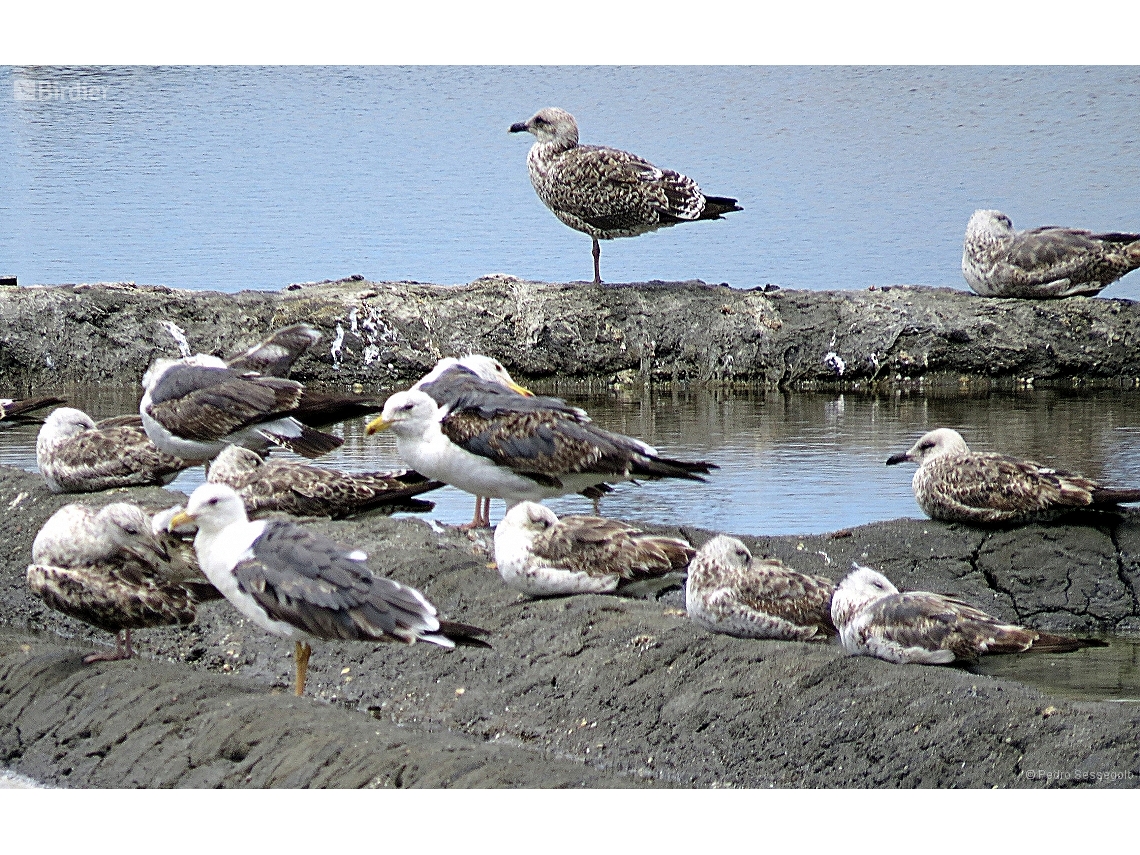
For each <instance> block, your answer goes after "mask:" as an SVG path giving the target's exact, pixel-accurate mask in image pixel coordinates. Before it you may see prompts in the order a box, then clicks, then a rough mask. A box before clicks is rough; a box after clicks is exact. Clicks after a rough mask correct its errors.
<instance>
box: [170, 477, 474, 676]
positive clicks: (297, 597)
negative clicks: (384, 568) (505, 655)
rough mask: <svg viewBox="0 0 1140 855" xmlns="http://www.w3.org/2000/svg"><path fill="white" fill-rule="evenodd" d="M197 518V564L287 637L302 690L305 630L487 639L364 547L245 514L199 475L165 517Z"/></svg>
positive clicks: (332, 635)
mask: <svg viewBox="0 0 1140 855" xmlns="http://www.w3.org/2000/svg"><path fill="white" fill-rule="evenodd" d="M191 521H192V522H194V523H196V524H197V526H198V534H197V535H196V536H195V538H194V549H195V551H196V552H197V554H198V562H199V564H201V567H202V570H203V572H205V574H206V576H207V577H208V578H209V579H210V581H211V582H213V583H214V585H215V586H216V587H217V589H218V590H219V591H221V592H222V594H223V595H224V596H225V598H226V599H227V600H229V601H230V603H231V604H232V605H233V606H234V607H235V608H237V610H238V611H240V612H241V613H242V614H243V615H245V616H246V617H247V618H249V619H250V620H252V621H253V622H254V623H256V624H257V625H258V626H260V627H262V628H263V629H265V630H267V631H268V632H270V633H272V634H273V635H276V636H278V637H280V638H287V639H291V640H292V641H293V642H294V650H293V655H294V663H295V667H296V681H295V684H294V692H295V693H296V694H297V695H302V694H304V691H305V679H306V675H307V674H308V667H309V655H310V654H311V653H312V648H311V647H310V646H309V642H308V640H309V639H313V638H317V639H326V640H334V641H402V642H405V643H407V644H412V643H414V642H416V641H427V642H431V643H432V644H437V645H439V646H441V647H446V648H453V647H455V646H456V645H457V644H464V645H468V646H475V647H489V646H490V645H488V644H487V643H486V642H485V641H481V640H479V638H478V636H480V635H485V634H486V631H485V630H482V629H479V628H478V627H473V626H468V625H466V624H459V623H451V622H448V621H441V620H440V619H439V618H438V617H437V616H436V608H435V606H433V605H432V604H431V603H430V602H428V600H427V598H426V597H424V595H423V594H421V593H420V592H419V591H417V590H416V589H415V588H411V587H408V586H407V585H402V584H400V583H399V582H396V581H394V580H392V579H387V578H385V577H383V576H380V575H378V574H377V573H374V572H373V571H372V570H371V569H370V568H369V566H368V555H367V554H366V553H365V552H363V551H362V550H360V549H357V548H353V547H346V546H342V545H341V544H339V543H336V542H335V541H332V540H329V539H328V538H327V537H323V536H321V535H319V534H316V533H314V532H310V531H308V530H306V529H304V528H302V527H301V526H299V525H297V524H296V523H292V522H288V521H286V520H257V521H253V522H251V521H250V520H249V518H248V517H247V516H246V513H245V506H244V505H243V504H242V500H241V497H240V496H238V494H237V493H236V492H235V491H234V490H233V488H231V487H227V486H226V485H224V484H203V485H201V486H200V487H198V488H197V489H196V490H195V491H194V492H193V493H192V494H191V495H190V501H189V502H188V503H187V505H186V510H185V511H183V512H181V513H178V514H175V515H174V516H173V517H172V518H171V519H170V523H169V524H170V526H171V527H172V528H177V527H178V526H181V525H184V524H186V523H189V522H191Z"/></svg>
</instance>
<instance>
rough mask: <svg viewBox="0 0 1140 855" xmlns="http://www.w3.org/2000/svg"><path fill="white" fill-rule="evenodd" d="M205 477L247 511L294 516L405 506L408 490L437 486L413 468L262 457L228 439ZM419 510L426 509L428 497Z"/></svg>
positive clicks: (335, 514)
mask: <svg viewBox="0 0 1140 855" xmlns="http://www.w3.org/2000/svg"><path fill="white" fill-rule="evenodd" d="M207 480H208V481H209V482H210V483H211V484H228V485H229V486H230V487H233V488H234V489H235V490H237V492H238V495H239V496H241V498H242V501H243V502H244V503H245V508H246V511H247V513H249V514H250V516H256V515H258V514H261V513H267V512H269V511H282V512H284V513H287V514H294V515H296V516H327V517H332V518H334V519H340V518H342V517H346V516H351V515H352V514H356V513H361V512H363V511H367V510H372V509H374V508H378V507H381V506H384V505H387V506H389V507H391V508H392V509H393V510H402V509H406V507H407V505H408V500H409V499H411V498H412V497H413V496H418V495H419V494H421V493H426V492H428V491H429V490H437V489H439V488H440V487H442V486H444V484H443V482H442V481H430V480H428V479H427V478H425V477H424V476H423V475H420V474H419V473H418V472H413V471H410V470H397V471H395V472H355V473H354V472H342V471H340V470H339V469H326V468H322V467H318V466H310V465H306V464H303V463H294V462H292V461H286V460H272V459H271V460H262V459H261V457H260V456H259V455H257V454H256V453H254V452H252V451H250V450H249V449H246V448H241V447H240V446H237V445H231V446H229V447H228V448H226V449H225V450H224V451H223V452H222V453H221V454H219V455H218V456H217V457H216V458H214V462H213V463H212V464H211V465H210V472H209V475H208V477H207ZM419 504H420V505H425V506H426V507H422V508H420V509H422V510H430V509H431V507H432V506H431V504H430V503H419Z"/></svg>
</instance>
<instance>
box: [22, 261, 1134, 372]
mask: <svg viewBox="0 0 1140 855" xmlns="http://www.w3.org/2000/svg"><path fill="white" fill-rule="evenodd" d="M203 287H208V283H203ZM302 320H303V321H308V322H310V323H313V324H315V325H316V326H317V327H319V328H320V329H321V330H322V331H323V332H324V334H325V337H324V340H323V341H322V342H321V345H320V346H319V347H318V348H316V349H315V352H314V353H312V354H309V355H307V356H306V357H304V358H303V359H302V360H301V361H300V363H298V365H297V368H296V371H295V373H294V376H296V377H297V378H298V379H301V380H304V381H320V382H323V383H330V384H343V385H345V386H351V385H352V384H354V383H360V384H362V385H363V386H364V387H365V388H366V389H368V390H370V391H371V390H373V389H377V388H380V389H387V388H394V387H397V386H401V385H406V384H407V383H408V382H409V381H411V380H414V379H416V378H418V377H420V376H422V375H423V374H424V373H425V372H426V371H427V370H429V369H430V367H431V366H432V365H433V364H434V363H435V361H436V360H437V359H438V358H439V357H441V356H453V355H461V354H464V353H468V352H478V353H487V354H491V355H493V356H496V357H498V358H500V359H502V360H503V362H504V363H505V364H506V365H507V367H508V368H509V369H510V370H511V372H512V373H514V374H516V375H517V376H518V377H520V378H526V379H528V380H530V381H535V382H540V383H543V384H545V385H542V387H541V388H544V389H547V390H550V391H557V390H560V389H561V390H564V391H569V390H570V389H573V388H582V387H590V386H596V387H598V388H604V387H605V386H607V385H614V384H620V385H627V386H636V385H644V384H653V385H657V386H667V385H669V384H686V383H690V384H691V383H699V384H705V385H729V386H751V387H759V388H782V389H815V388H834V389H867V388H876V389H889V388H893V387H899V386H903V387H911V386H916V385H922V386H923V387H924V388H932V387H939V386H949V387H951V388H954V389H957V388H970V389H975V390H976V389H986V388H993V387H1015V386H1019V385H1020V386H1025V385H1032V384H1036V385H1038V386H1045V385H1055V386H1066V387H1071V386H1124V387H1132V386H1135V385H1136V384H1137V383H1138V382H1140V380H1138V378H1140V304H1138V303H1134V302H1132V301H1129V300H1112V299H1102V298H1092V299H1090V298H1085V297H1074V298H1070V299H1066V300H1052V301H1033V300H997V299H986V298H982V297H978V296H976V295H974V294H971V293H968V292H965V291H958V290H953V289H949V288H928V287H918V286H894V287H882V288H875V289H868V290H866V291H793V290H779V289H776V290H765V289H762V288H761V289H753V290H747V291H745V290H737V289H732V288H729V287H727V286H726V285H710V284H706V283H703V282H648V283H635V284H628V285H600V286H598V285H593V284H589V283H571V284H558V283H542V282H527V281H524V280H521V279H517V278H514V277H510V276H505V275H496V276H489V277H485V278H483V279H479V280H476V281H475V282H472V283H470V284H467V285H461V286H446V287H445V286H438V285H428V284H422V283H415V282H382V283H381V282H368V281H365V280H363V278H358V279H357V278H353V279H345V280H340V281H336V282H331V281H330V282H322V283H312V284H307V285H291V286H288V287H287V288H285V289H283V290H281V291H243V292H240V293H237V294H219V293H215V292H209V291H183V290H175V289H171V288H165V287H161V286H142V285H134V284H130V283H125V284H98V285H62V286H51V287H48V286H32V287H20V288H5V289H0V382H2V383H3V384H4V388H5V389H6V390H7V392H6V393H7V394H12V393H20V391H21V390H25V391H26V390H29V389H33V388H45V387H55V386H58V385H59V384H61V383H95V382H105V381H109V380H111V381H115V382H123V380H124V379H128V378H139V377H141V376H142V374H143V371H144V370H145V369H146V367H147V366H148V365H149V364H150V362H151V361H152V360H153V359H154V358H155V357H157V356H161V355H166V356H177V355H179V350H178V347H177V345H176V343H175V338H174V337H173V336H172V335H171V333H170V332H169V331H168V330H169V327H168V326H164V325H168V324H174V325H176V326H177V327H178V329H180V330H182V331H184V333H185V337H186V339H187V340H188V341H189V343H190V346H191V347H192V348H193V349H194V350H197V351H207V352H212V353H216V354H219V355H226V354H229V353H231V352H233V351H234V350H235V349H237V348H239V347H245V346H248V345H250V344H252V343H254V342H256V341H258V340H259V339H260V338H262V337H263V336H265V335H266V334H267V333H268V332H269V331H272V330H273V329H276V328H279V327H282V326H285V325H287V324H290V323H294V322H297V321H302Z"/></svg>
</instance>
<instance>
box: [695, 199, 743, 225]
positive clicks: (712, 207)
mask: <svg viewBox="0 0 1140 855" xmlns="http://www.w3.org/2000/svg"><path fill="white" fill-rule="evenodd" d="M743 210H744V209H743V208H742V207H740V206H739V205H737V204H736V200H735V199H730V198H729V197H728V196H705V208H704V210H703V211H701V215H700V216H699V217H697V219H698V220H719V219H721V215H722V214H731V213H732V212H733V211H743Z"/></svg>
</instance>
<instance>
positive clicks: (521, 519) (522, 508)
mask: <svg viewBox="0 0 1140 855" xmlns="http://www.w3.org/2000/svg"><path fill="white" fill-rule="evenodd" d="M557 523H558V517H557V515H556V514H555V513H554V511H552V510H550V508H548V507H546V506H545V505H540V504H539V503H538V502H519V503H518V504H517V505H515V506H514V507H513V508H511V509H510V510H508V511H507V513H506V514H505V515H504V516H503V518H502V519H501V520H500V521H499V524H498V526H496V527H495V534H496V535H497V534H498V533H499V529H502V530H503V531H508V530H513V531H517V532H519V533H520V534H522V535H523V536H524V537H526V539H527V541H528V542H529V541H531V540H534V538H535V537H537V536H538V535H540V534H542V532H544V531H546V530H547V529H548V528H550V527H551V526H554V525H557Z"/></svg>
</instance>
